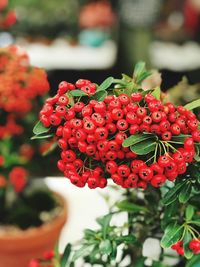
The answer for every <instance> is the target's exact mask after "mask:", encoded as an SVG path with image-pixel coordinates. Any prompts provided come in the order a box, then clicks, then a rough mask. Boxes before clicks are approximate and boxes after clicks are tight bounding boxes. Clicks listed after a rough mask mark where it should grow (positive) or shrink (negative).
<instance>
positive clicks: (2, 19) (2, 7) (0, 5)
mask: <svg viewBox="0 0 200 267" xmlns="http://www.w3.org/2000/svg"><path fill="white" fill-rule="evenodd" d="M7 5H8V0H1V1H0V28H2V29H8V28H10V27H11V26H13V25H14V24H15V23H16V20H17V18H16V13H15V11H14V10H8V8H7Z"/></svg>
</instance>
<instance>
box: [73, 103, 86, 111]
mask: <svg viewBox="0 0 200 267" xmlns="http://www.w3.org/2000/svg"><path fill="white" fill-rule="evenodd" d="M84 107H85V104H84V103H83V102H76V103H75V104H74V106H73V108H74V111H75V112H81V111H82V109H83V108H84Z"/></svg>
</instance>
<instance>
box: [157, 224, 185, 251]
mask: <svg viewBox="0 0 200 267" xmlns="http://www.w3.org/2000/svg"><path fill="white" fill-rule="evenodd" d="M182 234H183V226H180V225H171V226H170V227H168V228H167V229H166V230H165V233H164V235H163V237H162V239H161V246H162V247H163V248H169V247H171V246H172V245H173V244H174V243H176V242H177V241H178V240H180V239H181V237H182Z"/></svg>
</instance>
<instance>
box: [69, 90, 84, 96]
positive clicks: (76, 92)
mask: <svg viewBox="0 0 200 267" xmlns="http://www.w3.org/2000/svg"><path fill="white" fill-rule="evenodd" d="M70 94H71V95H72V96H86V95H87V94H86V93H85V92H83V91H81V90H72V91H70Z"/></svg>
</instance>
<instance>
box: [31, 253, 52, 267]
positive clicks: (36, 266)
mask: <svg viewBox="0 0 200 267" xmlns="http://www.w3.org/2000/svg"><path fill="white" fill-rule="evenodd" d="M53 258H54V252H53V251H51V250H50V251H45V252H44V253H43V257H42V260H40V259H32V260H30V262H29V265H28V267H42V266H45V267H53V266H54V264H53V263H52V259H53Z"/></svg>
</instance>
